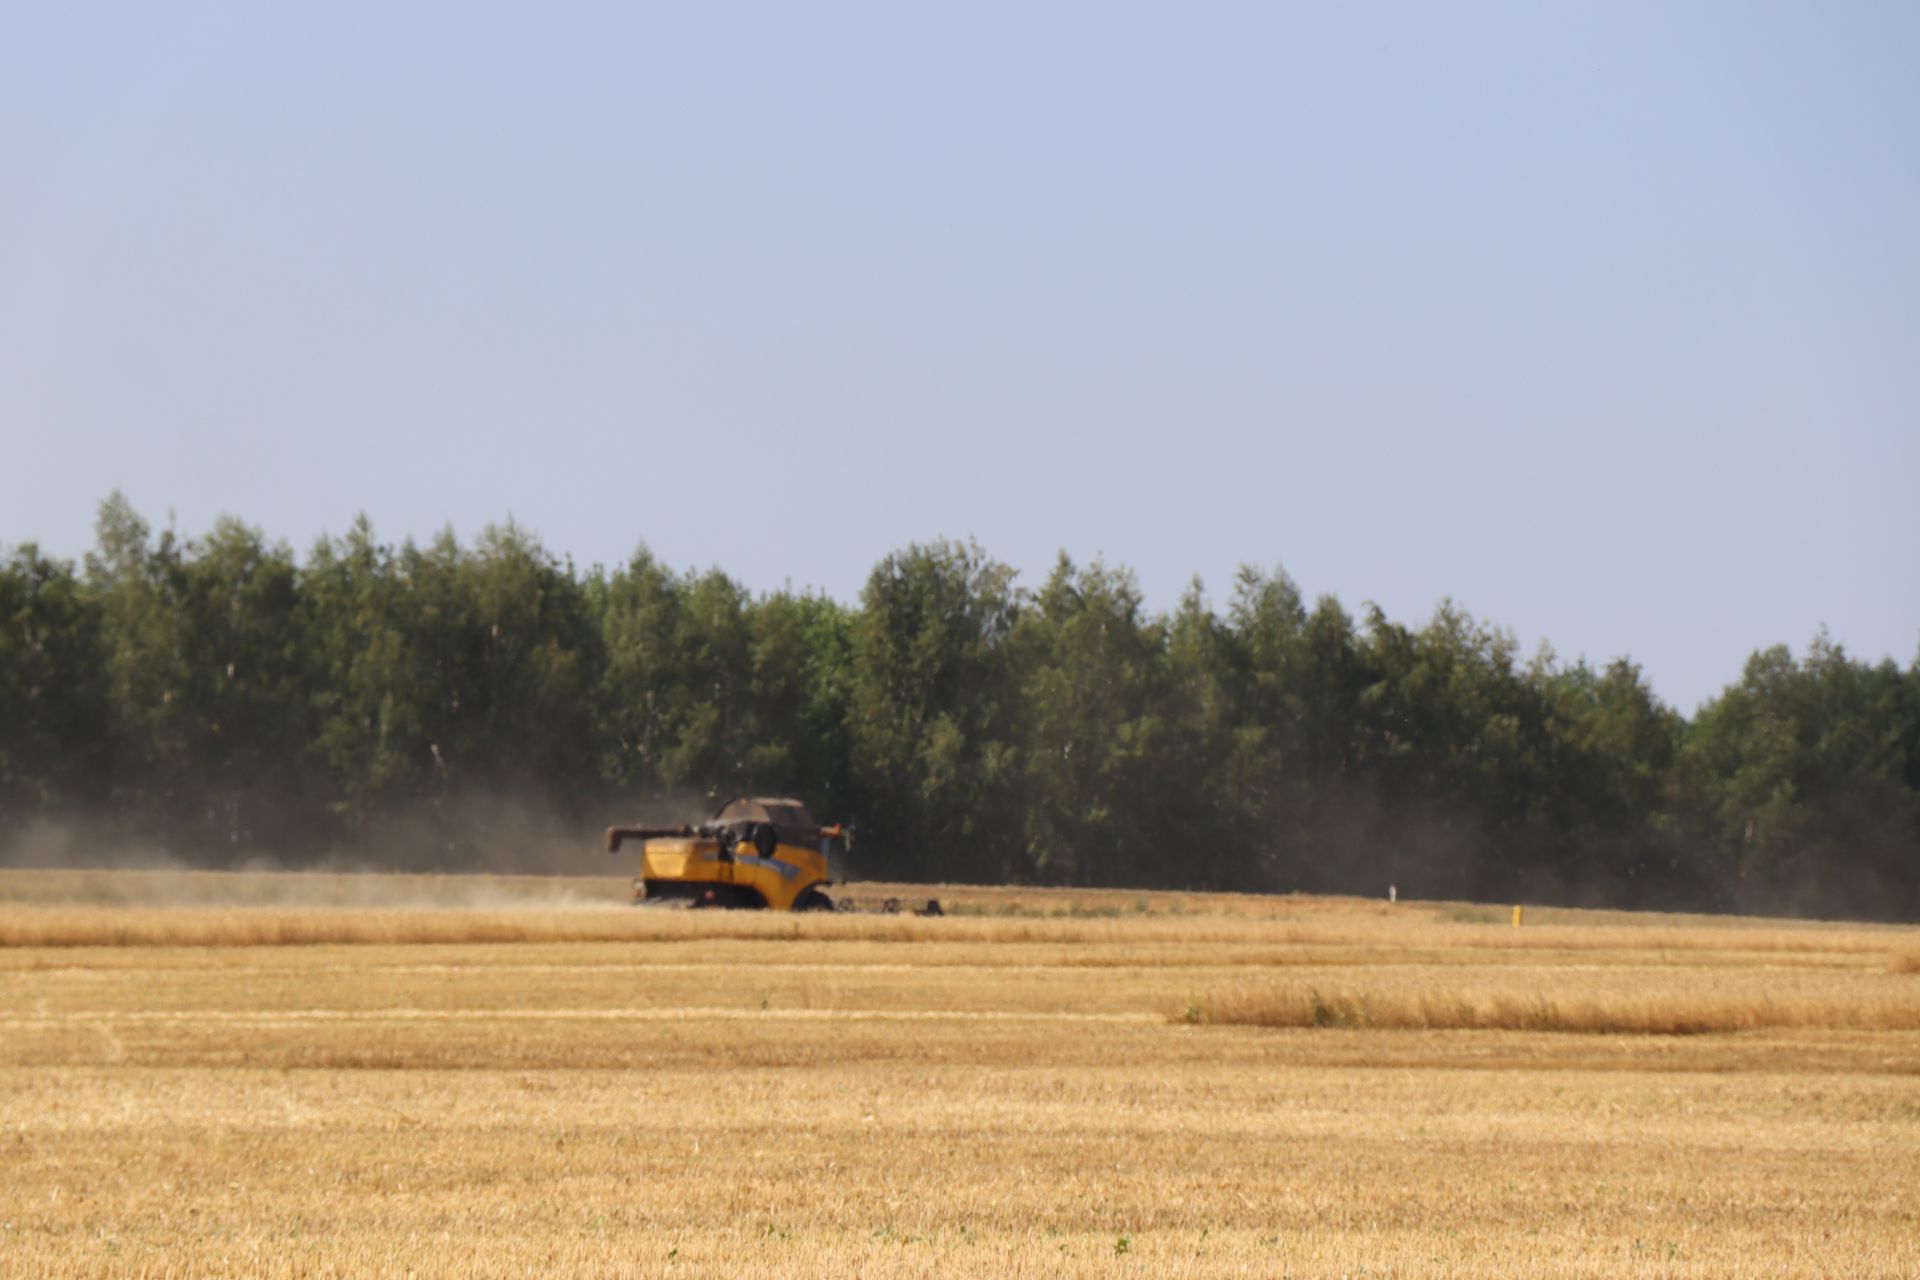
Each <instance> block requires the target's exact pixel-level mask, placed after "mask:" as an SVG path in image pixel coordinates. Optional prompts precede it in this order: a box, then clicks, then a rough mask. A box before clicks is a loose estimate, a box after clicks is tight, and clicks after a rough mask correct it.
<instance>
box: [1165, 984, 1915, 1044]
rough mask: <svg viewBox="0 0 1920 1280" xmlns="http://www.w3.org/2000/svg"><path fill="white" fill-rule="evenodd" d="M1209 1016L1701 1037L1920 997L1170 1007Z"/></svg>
mask: <svg viewBox="0 0 1920 1280" xmlns="http://www.w3.org/2000/svg"><path fill="white" fill-rule="evenodd" d="M1170 1016H1171V1018H1172V1019H1173V1020H1175V1021H1181V1022H1190V1023H1194V1024H1199V1025H1222V1026H1245V1027H1345V1028H1351V1029H1365V1028H1392V1029H1399V1030H1409V1029H1411V1030H1420V1031H1553V1032H1574V1033H1579V1034H1584V1035H1657V1036H1693V1035H1708V1034H1712V1033H1716V1032H1719V1033H1724V1032H1734V1031H1763V1030H1775V1029H1779V1028H1783V1027H1798V1028H1808V1027H1819V1028H1839V1029H1848V1030H1858V1031H1920V996H1915V997H1913V998H1909V999H1905V1000H1899V999H1891V998H1886V997H1880V998H1856V999H1852V1000H1847V1001H1825V1000H1805V999H1802V1000H1776V999H1773V998H1772V997H1770V996H1766V995H1761V996H1753V995H1747V994H1743V993H1742V994H1732V995H1723V994H1694V995H1684V996H1677V997H1676V996H1662V995H1654V996H1633V995H1628V996H1624V997H1615V998H1611V999H1597V1000H1596V999H1571V1000H1570V999H1560V998H1550V997H1548V996H1544V995H1526V994H1519V993H1514V992H1505V991H1480V992H1449V993H1445V994H1436V993H1430V992H1427V993H1415V994H1400V993H1384V992H1369V991H1342V990H1330V991H1322V990H1321V989H1320V988H1319V987H1313V986H1307V987H1302V986H1291V987H1282V988H1278V989H1275V990H1266V991H1257V992H1229V993H1227V994H1224V995H1214V996H1207V997H1205V998H1195V999H1192V1000H1189V1001H1188V1003H1187V1004H1186V1005H1185V1006H1184V1007H1183V1008H1182V1009H1180V1010H1179V1011H1178V1012H1176V1013H1174V1014H1172V1015H1170Z"/></svg>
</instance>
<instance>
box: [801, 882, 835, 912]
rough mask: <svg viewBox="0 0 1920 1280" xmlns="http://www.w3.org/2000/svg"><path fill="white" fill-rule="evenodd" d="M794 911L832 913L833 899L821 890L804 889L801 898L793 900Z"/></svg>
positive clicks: (810, 887)
mask: <svg viewBox="0 0 1920 1280" xmlns="http://www.w3.org/2000/svg"><path fill="white" fill-rule="evenodd" d="M793 909H794V910H795V911H831V910H833V899H832V898H829V897H828V896H827V895H826V894H824V893H822V892H820V890H819V889H817V888H814V887H812V886H809V887H807V888H805V889H802V890H801V891H800V896H799V897H797V898H795V899H794V900H793Z"/></svg>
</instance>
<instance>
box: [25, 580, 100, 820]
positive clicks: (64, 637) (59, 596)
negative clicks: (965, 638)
mask: <svg viewBox="0 0 1920 1280" xmlns="http://www.w3.org/2000/svg"><path fill="white" fill-rule="evenodd" d="M106 739H107V701H106V690H105V685H104V679H103V671H102V656H101V652H100V616H99V610H98V608H96V607H95V605H94V603H93V601H92V600H91V598H89V596H88V595H87V594H86V592H85V590H84V588H83V585H82V584H81V582H80V580H79V577H78V576H77V574H76V573H75V571H74V566H73V565H72V563H71V562H69V561H64V560H53V559H50V558H48V557H47V556H45V555H42V554H41V552H40V549H39V548H38V547H37V546H35V545H34V544H33V543H27V544H25V545H23V546H19V547H16V548H14V549H13V550H12V552H11V553H9V554H8V555H7V557H6V558H5V560H4V561H0V844H4V842H5V841H6V839H7V838H8V836H9V835H11V834H15V833H17V832H18V831H20V830H21V829H22V828H23V827H24V826H25V825H26V824H27V823H28V822H29V821H30V820H31V819H33V818H34V817H36V816H40V815H48V814H54V813H61V812H63V811H64V812H67V813H71V812H75V811H79V810H83V809H87V808H91V807H92V806H94V805H97V804H98V803H99V802H100V800H101V799H102V798H103V796H104V794H105V790H106V785H107V782H108V777H109V774H108V767H107V766H108V763H109V760H108V756H107V750H106V745H107V744H106Z"/></svg>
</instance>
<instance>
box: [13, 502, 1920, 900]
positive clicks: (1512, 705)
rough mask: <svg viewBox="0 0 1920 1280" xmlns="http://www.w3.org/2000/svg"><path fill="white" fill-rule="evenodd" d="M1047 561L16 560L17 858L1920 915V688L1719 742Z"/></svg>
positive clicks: (1816, 664) (1763, 720)
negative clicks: (788, 801) (632, 839)
mask: <svg viewBox="0 0 1920 1280" xmlns="http://www.w3.org/2000/svg"><path fill="white" fill-rule="evenodd" d="M1014 577H1015V575H1014V573H1013V571H1012V570H1011V569H1009V568H1008V567H1007V566H1005V565H1003V564H999V563H996V562H995V561H993V560H992V559H990V558H989V557H988V556H986V555H985V554H984V553H983V552H982V551H981V550H980V549H979V548H978V547H976V546H973V545H970V544H956V543H950V542H942V543H935V544H932V545H924V546H911V547H908V548H906V549H904V550H902V551H899V552H896V553H895V554H893V555H890V556H888V557H887V558H886V559H885V560H884V561H882V562H881V563H880V564H879V565H878V566H877V567H876V568H875V569H874V571H873V574H872V576H871V577H870V578H869V580H868V582H867V586H866V589H865V590H864V591H863V592H862V594H861V598H860V601H859V603H858V606H857V607H852V608H849V607H847V606H844V605H842V604H840V603H837V602H835V601H833V600H830V599H827V598H825V597H822V596H819V595H813V594H795V593H792V592H786V591H782V592H774V593H772V594H768V595H760V596H756V595H754V594H752V593H750V592H748V591H746V590H744V589H742V588H741V586H740V585H739V584H738V583H735V582H734V581H732V580H731V579H729V578H728V577H727V576H726V575H724V574H722V573H719V572H707V573H678V572H675V571H673V570H671V569H668V568H666V567H665V566H663V565H661V564H660V563H658V562H657V561H656V560H654V559H653V558H652V557H651V556H650V555H649V554H648V553H647V552H646V551H645V550H641V551H640V552H638V553H636V555H635V556H634V557H633V559H632V560H631V561H629V562H628V563H627V564H625V565H623V566H621V567H619V568H617V569H615V570H613V571H611V572H607V571H604V570H601V569H598V568H596V569H594V570H592V571H589V572H585V573H582V572H579V571H577V570H576V569H575V568H574V567H573V566H572V565H571V564H570V563H567V562H564V561H561V560H558V559H556V557H554V556H553V555H552V554H551V553H549V552H548V551H547V550H546V549H545V548H544V547H543V546H542V545H541V544H540V542H539V541H538V539H536V538H535V537H533V536H532V535H531V534H529V533H528V532H527V531H526V530H524V529H521V528H519V527H517V526H515V525H512V524H508V525H506V526H503V527H494V528H489V529H487V530H486V531H485V532H483V533H482V534H481V535H480V537H479V538H478V539H477V540H475V541H474V542H473V543H472V544H471V545H462V544H461V543H459V542H458V541H456V540H455V539H454V538H453V537H452V536H451V535H450V534H448V535H443V536H441V537H439V538H437V539H435V540H434V541H433V542H432V543H431V544H429V545H427V546H424V547H422V546H416V545H414V544H412V543H407V544H404V545H401V546H399V547H394V546H390V545H386V544H383V543H381V542H380V541H379V540H378V539H377V538H376V537H375V535H374V532H373V530H372V529H371V528H370V527H369V526H368V525H367V524H366V523H365V522H364V521H362V522H361V523H358V524H356V525H355V526H354V527H353V528H352V529H350V530H349V531H348V532H347V534H346V535H345V536H344V537H340V538H327V539H322V540H321V541H320V542H319V543H318V544H317V545H316V546H314V548H313V549H312V551H311V553H310V554H309V555H308V556H307V557H306V558H305V559H304V561H301V560H299V559H297V558H296V557H295V556H294V554H293V553H292V551H291V550H290V549H289V548H288V547H287V546H285V545H284V544H274V543H269V542H267V541H266V540H265V538H264V537H263V535H262V534H261V533H260V531H259V530H257V529H253V528H250V527H248V526H246V525H244V524H241V523H239V522H237V521H232V520H223V521H221V522H220V523H219V524H217V525H216V526H215V527H214V528H213V530H212V531H211V532H209V533H208V534H206V535H205V536H204V537H200V538H194V539H183V538H181V537H179V536H178V535H176V534H175V533H174V532H173V531H171V530H167V531H163V532H161V533H159V534H158V535H156V534H155V533H154V532H153V530H152V529H151V528H150V527H149V526H148V525H147V523H146V522H145V521H143V520H142V519H141V518H140V517H139V516H138V515H137V514H136V513H135V512H134V511H133V510H132V509H131V507H130V506H129V505H128V504H127V503H126V502H125V500H124V499H122V498H120V497H118V496H115V497H113V498H110V499H109V500H108V501H107V502H106V503H105V504H103V506H102V509H101V514H100V520H99V527H98V539H97V546H96V548H95V550H94V551H93V552H92V553H91V554H89V555H88V556H87V557H86V559H85V562H84V564H83V565H80V566H75V565H73V564H70V563H66V562H62V561H58V560H52V559H49V558H48V557H46V556H44V555H42V554H41V553H40V552H39V551H38V550H37V549H36V548H35V547H33V546H32V545H26V546H22V547H18V548H15V549H13V550H12V551H11V553H10V554H8V555H7V556H5V558H4V559H3V560H0V843H4V842H7V841H12V842H13V843H15V844H16V845H18V844H19V843H21V842H22V841H23V840H25V839H26V837H27V836H28V835H29V834H30V833H33V832H36V831H39V832H44V831H46V830H47V829H48V828H50V827H53V826H58V825H61V824H65V825H66V826H68V827H71V826H72V825H73V824H76V823H78V824H83V825H84V827H85V829H86V830H87V831H89V832H90V833H92V838H93V839H103V838H106V837H107V836H109V835H110V836H112V837H113V838H116V839H138V840H139V841H141V842H142V843H144V844H146V845H147V846H150V847H159V848H165V849H170V850H173V851H175V852H177V853H179V854H180V855H182V856H186V857H191V858H194V859H196V860H200V861H210V862H213V863H216V864H218V863H227V864H231V863H238V862H244V861H247V860H250V859H253V858H257V857H262V856H271V857H274V858H277V859H283V860H291V861H295V862H298V861H300V860H302V859H313V858H318V857H321V856H323V855H326V854H328V853H332V852H337V851H341V850H354V851H356V852H358V853H360V854H361V855H362V856H367V857H373V858H376V859H384V860H386V861H388V862H391V863H393V864H395V865H403V864H404V865H413V866H422V865H426V866H434V865H440V866H453V865H473V864H475V863H476V862H478V863H483V864H484V863H485V862H486V861H487V860H488V858H489V857H494V858H497V857H499V856H501V853H500V846H501V845H502V844H503V843H507V844H511V843H513V842H514V841H516V840H519V841H522V842H525V841H528V840H531V839H532V837H530V836H528V835H527V834H526V832H527V831H528V830H529V828H528V827H527V825H526V823H525V822H524V821H520V822H517V823H510V822H508V821H507V820H506V818H505V816H504V815H506V814H508V813H510V812H511V813H516V814H519V815H521V817H522V819H524V817H525V815H526V814H528V813H535V814H537V815H539V816H540V818H541V821H543V822H545V823H546V824H547V825H546V826H545V827H544V828H543V829H544V830H545V831H547V832H548V835H549V837H551V836H552V834H553V833H556V832H557V833H565V834H564V836H563V838H565V837H571V836H574V835H579V833H583V832H584V831H585V830H586V829H588V828H589V827H591V826H592V825H593V824H595V823H596V822H601V821H605V820H608V819H611V818H616V817H618V818H627V817H631V816H635V815H637V814H640V813H642V812H649V813H655V814H658V813H661V812H662V811H663V810H668V809H674V810H677V811H678V812H679V814H681V815H683V816H694V815H696V814H697V812H698V811H699V809H700V808H701V806H702V804H703V803H704V802H705V799H706V798H707V797H714V796H721V797H723V796H725V795H730V794H734V793H739V792H780V793H792V794H796V795H799V796H801V797H802V798H804V799H805V800H806V801H807V802H808V803H809V804H810V805H812V806H813V807H814V809H815V810H816V811H817V812H819V813H820V814H822V815H826V816H831V817H833V818H839V819H846V820H850V821H852V822H853V823H854V824H856V827H857V830H858V833H859V841H858V856H859V858H860V860H861V863H862V868H861V869H862V870H863V871H864V872H865V873H867V874H870V875H884V876H888V877H893V878H899V879H910V880H911V879H929V880H931V879H954V880H974V881H989V880H1013V881H1022V882H1033V883H1065V884H1077V885H1125V886H1136V887H1146V886H1169V887H1194V888H1201V887H1211V888H1217V889H1245V890H1289V889H1303V890H1341V891H1355V892H1363V893H1369V894H1372V893H1384V892H1385V891H1386V888H1387V886H1388V885H1389V884H1393V885H1397V886H1398V889H1399V892H1401V893H1402V894H1405V895H1408V896H1421V897H1436V896H1459V897H1477V898H1497V899H1525V900H1535V901H1543V900H1544V901H1578V902H1587V903H1615V904H1621V905H1635V906H1666V907H1674V908H1679V907H1700V908H1710V909H1727V908H1739V909H1752V910H1775V911H1797V912H1806V913H1818V914H1830V915H1867V916H1882V917H1901V918H1909V919H1910V918H1914V917H1916V916H1920V662H1916V664H1915V665H1913V666H1911V667H1909V668H1907V669H1906V670H1904V671H1903V670H1901V669H1900V668H1898V667H1897V666H1896V665H1894V664H1893V663H1892V662H1882V663H1880V664H1878V665H1869V664H1866V663H1862V662H1858V661H1855V660H1854V659H1852V658H1850V657H1848V656H1847V655H1846V654H1845V653H1843V652H1842V651H1841V650H1840V648H1839V647H1837V646H1835V645H1833V644H1831V643H1829V642H1828V641H1827V640H1825V639H1824V638H1821V639H1817V640H1815V641H1814V643H1813V644H1812V646H1811V647H1810V648H1809V649H1808V651H1807V652H1806V653H1805V654H1804V655H1803V656H1802V657H1801V658H1799V659H1798V660H1796V659H1795V658H1794V657H1793V656H1792V655H1791V654H1790V653H1789V652H1788V651H1787V650H1786V649H1785V648H1773V649H1768V650H1765V651H1763V652H1760V653H1756V654H1755V655H1754V656H1753V658H1752V659H1751V660H1750V661H1749V662H1748V663H1747V667H1746V670H1745V672H1744V673H1742V675H1741V677H1740V679H1739V681H1738V682H1737V683H1735V684H1733V685H1732V686H1730V687H1729V688H1727V689H1726V690H1725V691H1724V692H1723V693H1722V694H1721V695H1720V696H1719V697H1718V698H1716V699H1714V700H1713V701H1712V702H1710V703H1709V704H1708V705H1706V706H1705V707H1703V708H1702V709H1701V710H1700V711H1699V713H1698V714H1697V715H1696V716H1694V718H1693V719H1692V720H1691V721H1688V720H1686V719H1685V718H1683V717H1682V716H1680V715H1679V714H1677V713H1676V712H1675V711H1673V710H1672V709H1670V708H1668V707H1667V706H1665V705H1663V704H1662V703H1661V702H1660V701H1659V700H1658V699H1657V698H1656V697H1654V695H1653V693H1652V692H1651V690H1649V688H1648V687H1647V685H1646V683H1645V681H1644V680H1643V679H1642V678H1641V675H1640V672H1639V670H1638V668H1636V667H1635V666H1634V665H1633V664H1632V663H1630V662H1627V661H1624V660H1622V661H1616V662H1614V663H1612V664H1610V665H1608V666H1607V667H1605V668H1604V669H1602V670H1594V669H1592V668H1590V667H1588V666H1586V665H1585V664H1575V665H1573V666H1571V667H1568V666H1564V665H1561V664H1558V663H1556V662H1555V661H1553V660H1552V659H1550V658H1548V657H1544V656H1542V657H1536V658H1534V659H1532V660H1524V659H1522V658H1521V657H1520V656H1519V655H1518V654H1517V653H1516V651H1515V643H1514V641H1513V639H1512V637H1511V636H1510V635H1508V634H1507V633H1505V632H1502V631H1499V630H1497V629H1494V628H1491V627H1488V626H1486V625H1485V624H1483V623H1480V622H1478V621H1476V620H1474V619H1473V618H1471V617H1469V616H1467V615H1466V614H1465V613H1463V612H1461V611H1460V610H1458V609H1456V608H1454V607H1453V606H1452V605H1442V606H1441V607H1440V608H1439V609H1438V610H1437V611H1436V612H1435V614H1434V616H1433V617H1432V618H1431V619H1430V620H1428V621H1427V623H1426V624H1425V625H1424V626H1421V627H1418V628H1410V627H1408V626H1406V625H1404V624H1402V623H1399V622H1395V621H1393V620H1391V619H1389V618H1387V617H1386V616H1384V615H1383V614H1382V613H1381V612H1380V610H1378V609H1377V608H1371V607H1369V608H1367V609H1366V610H1364V611H1363V612H1362V614H1361V615H1360V617H1359V618H1357V619H1356V618H1355V617H1354V616H1352V615H1351V614H1349V613H1348V612H1347V611H1346V610H1344V609H1343V608H1342V607H1341V606H1340V604H1339V603H1338V602H1337V601H1336V600H1334V599H1332V598H1331V597H1323V598H1322V599H1320V600H1319V601H1317V602H1314V603H1312V604H1311V605H1309V603H1308V602H1307V601H1306V600H1304V599H1303V598H1302V597H1301V594H1300V592H1299V590H1298V589H1297V588H1296V587H1295V585H1294V584H1293V583H1292V582H1291V581H1290V580H1289V579H1288V578H1287V577H1286V575H1285V574H1284V573H1281V572H1278V571H1274V572H1260V571H1256V570H1253V569H1247V570H1243V571H1242V572H1241V574H1240V576H1239V578H1238V580H1237V581H1236V582H1235V583H1234V586H1233V590H1232V593H1231V595H1230V597H1229V599H1228V600H1227V602H1226V607H1225V609H1224V611H1216V610H1215V609H1214V608H1212V607H1211V606H1210V605H1209V604H1208V602H1207V600H1206V599H1205V598H1204V597H1203V596H1202V595H1201V593H1200V591H1199V589H1198V587H1197V586H1196V587H1195V589H1194V590H1193V591H1191V592H1190V593H1189V594H1188V595H1187V596H1186V597H1185V598H1184V599H1183V600H1182V601H1181V602H1180V604H1179V606H1178V607H1177V608H1176V609H1174V610H1173V611H1172V612H1171V613H1169V614H1164V615H1159V614H1153V613H1150V612H1148V611H1147V610H1146V609H1145V608H1144V606H1143V604H1142V601H1141V597H1140V592H1139V590H1138V588H1137V586H1136V585H1135V582H1134V579H1133V577H1132V575H1131V574H1130V573H1129V572H1127V571H1126V570H1124V569H1116V568H1113V567H1110V566H1107V565H1104V564H1101V563H1098V562H1096V563H1094V564H1092V565H1076V564H1074V563H1072V562H1071V561H1069V560H1068V559H1066V558H1065V557H1064V556H1063V557H1062V558H1061V560H1060V561H1059V563H1058V564H1057V565H1056V566H1055V567H1054V569H1053V571H1052V572H1051V573H1050V574H1049V575H1048V576H1047V578H1046V580H1045V581H1044V582H1043V583H1041V584H1040V585H1039V586H1038V587H1037V588H1034V589H1030V590H1029V589H1022V588H1020V587H1018V586H1016V585H1015V581H1014ZM580 838H582V839H585V838H586V837H585V836H584V835H580ZM87 855H88V851H87V850H86V849H81V850H79V851H78V853H77V855H76V856H81V857H85V856H87ZM521 861H522V863H523V864H524V862H525V858H524V857H523V858H522V859H521Z"/></svg>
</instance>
